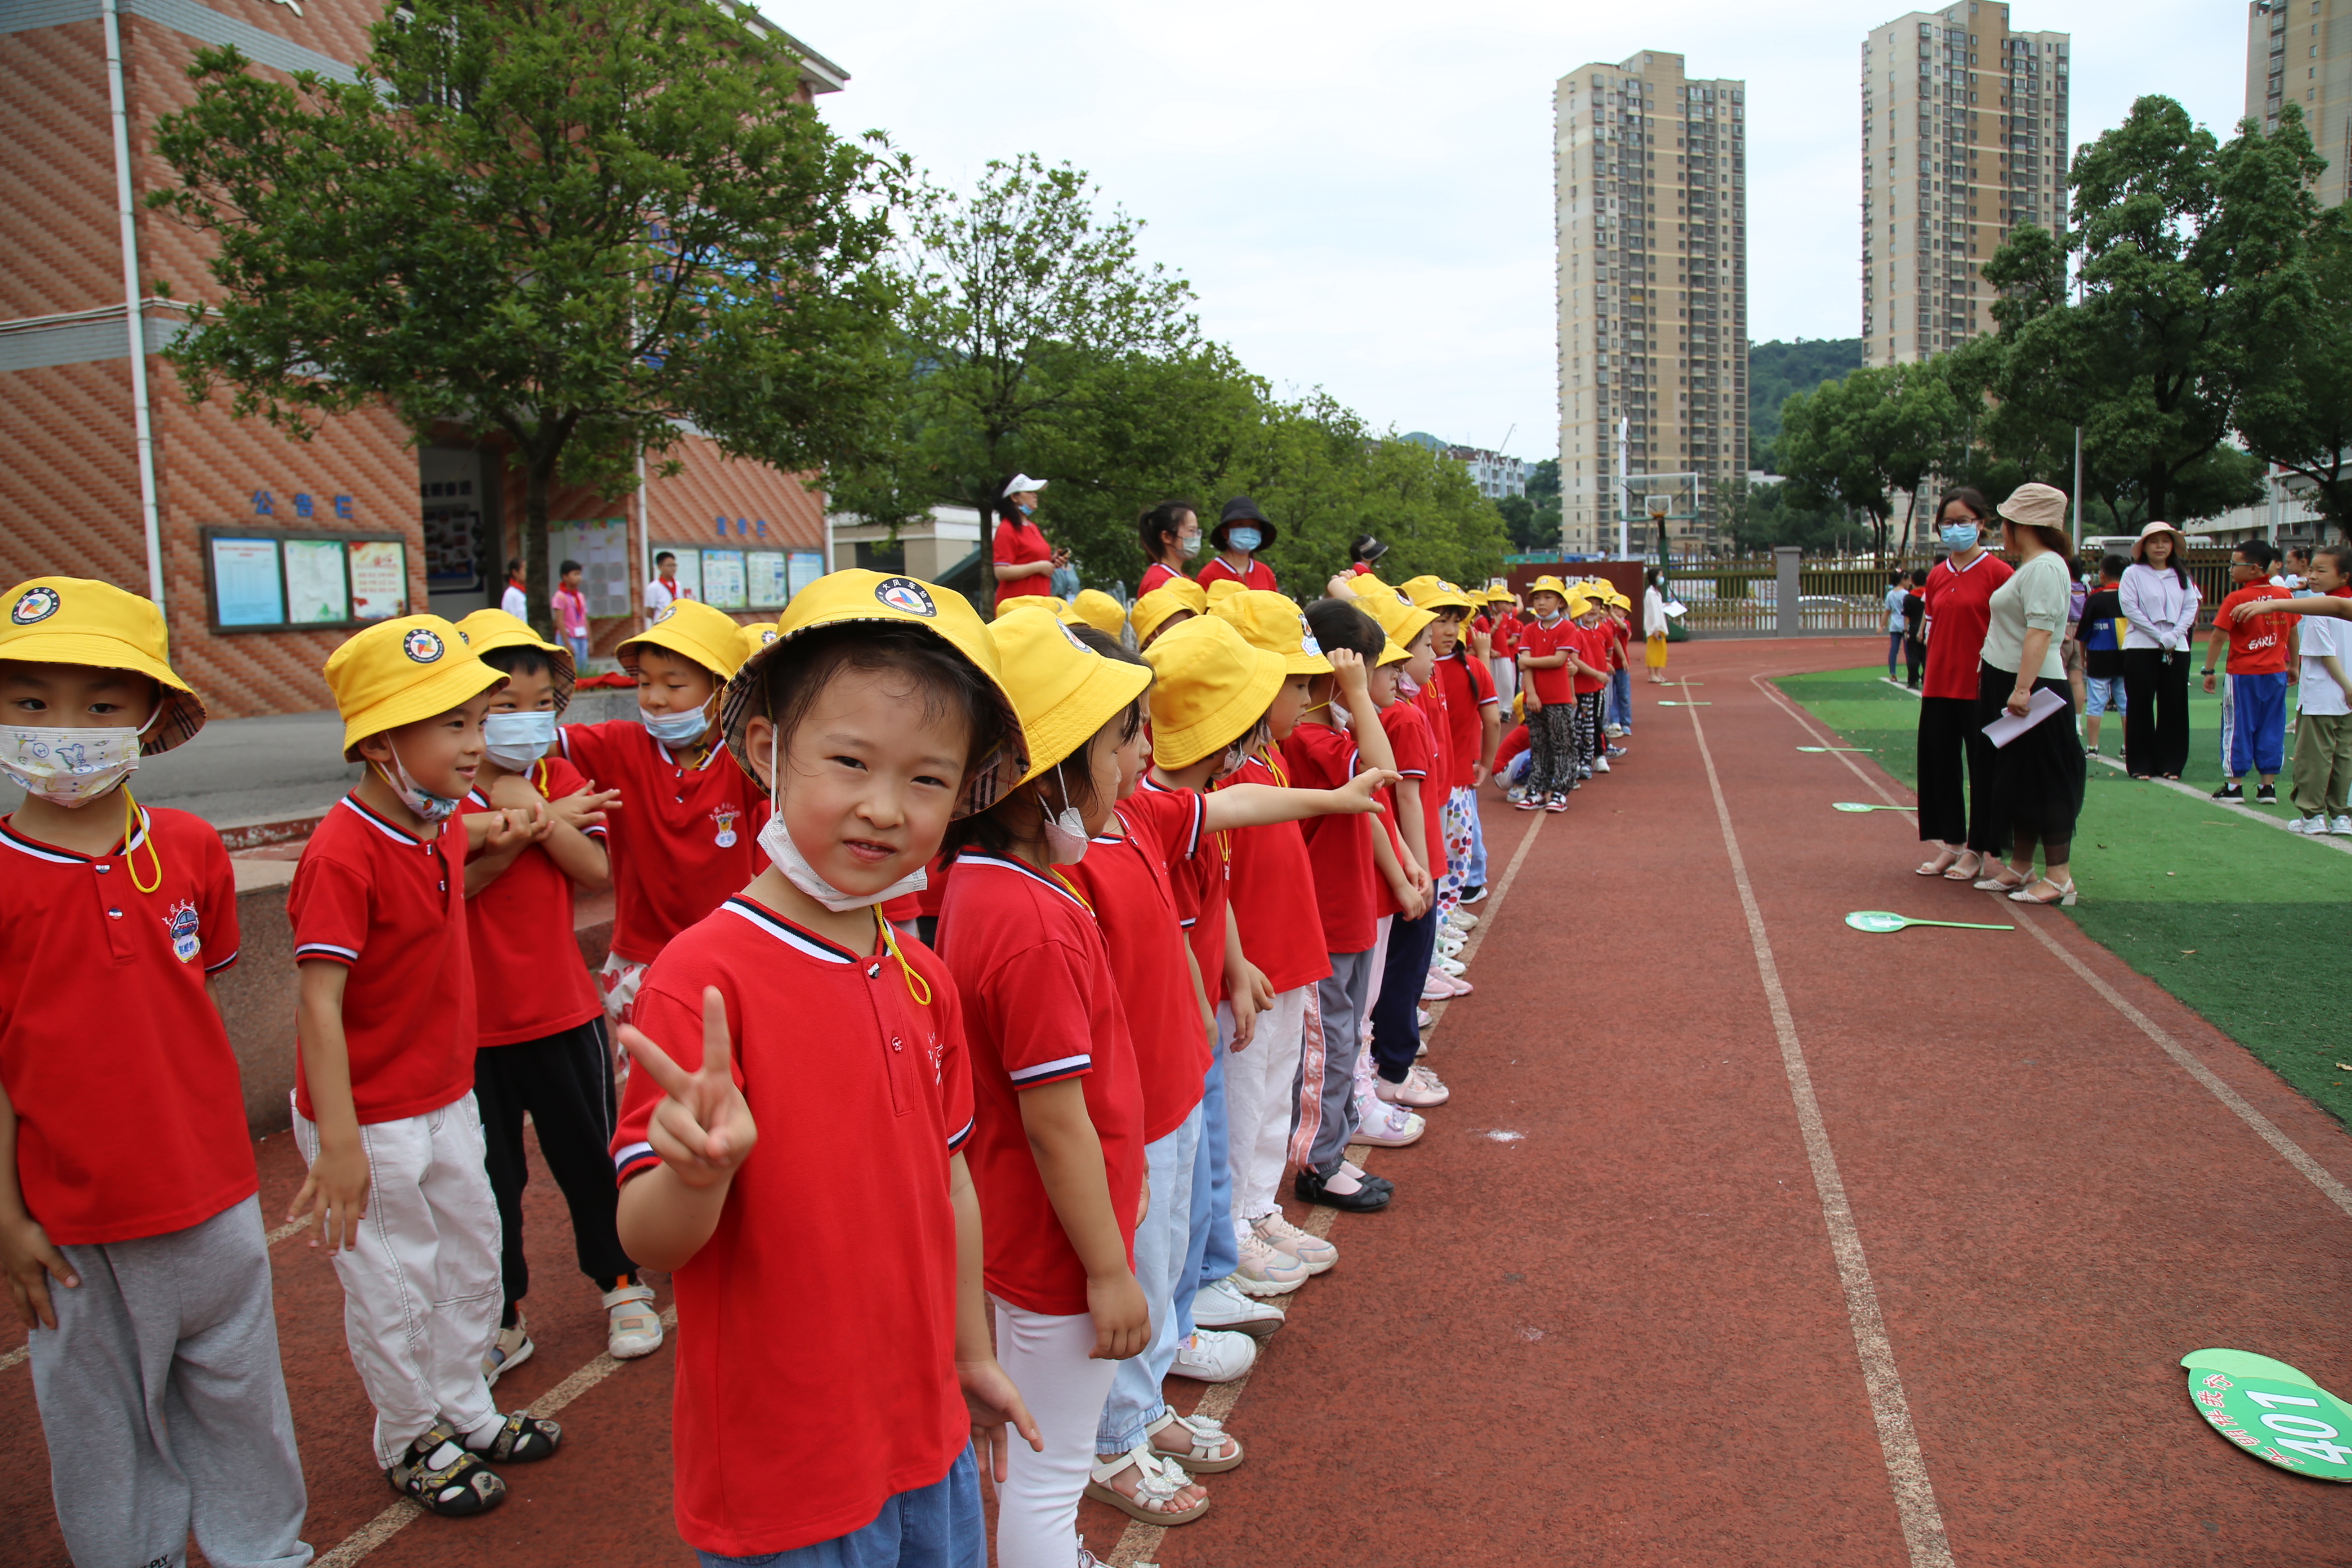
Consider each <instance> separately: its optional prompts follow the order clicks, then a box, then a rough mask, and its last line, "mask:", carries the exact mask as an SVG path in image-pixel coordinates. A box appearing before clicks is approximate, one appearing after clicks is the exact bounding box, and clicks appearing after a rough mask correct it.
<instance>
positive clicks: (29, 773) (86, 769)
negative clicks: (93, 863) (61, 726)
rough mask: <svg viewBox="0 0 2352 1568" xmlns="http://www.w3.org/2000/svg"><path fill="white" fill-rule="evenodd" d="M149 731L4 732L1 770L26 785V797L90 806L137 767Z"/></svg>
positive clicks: (0, 743)
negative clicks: (140, 738)
mask: <svg viewBox="0 0 2352 1568" xmlns="http://www.w3.org/2000/svg"><path fill="white" fill-rule="evenodd" d="M157 711H159V712H160V711H162V710H160V709H159V710H157ZM153 722H154V721H153V720H152V719H150V720H149V721H148V723H150V724H152V723H153ZM145 732H146V731H145V730H144V729H143V728H142V729H137V730H131V729H104V730H24V729H9V730H0V773H6V774H7V775H8V776H9V777H10V778H12V779H14V780H16V782H17V783H18V784H22V785H24V786H25V793H26V795H38V796H40V797H41V798H42V799H43V800H46V801H47V802H48V803H49V804H50V805H62V806H64V807H66V808H67V809H68V810H71V809H73V808H74V807H76V806H81V805H89V803H90V802H91V801H94V800H96V799H98V798H99V797H100V795H106V794H108V793H109V792H110V791H111V790H112V789H113V788H114V787H115V786H116V785H117V784H121V782H122V781H123V780H124V779H126V778H128V777H130V776H131V771H132V770H133V769H135V768H137V767H138V766H139V737H140V736H141V735H142V734H144V733H145Z"/></svg>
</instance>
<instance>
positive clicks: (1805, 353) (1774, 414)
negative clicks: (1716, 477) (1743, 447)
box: [1717, 338, 1862, 494]
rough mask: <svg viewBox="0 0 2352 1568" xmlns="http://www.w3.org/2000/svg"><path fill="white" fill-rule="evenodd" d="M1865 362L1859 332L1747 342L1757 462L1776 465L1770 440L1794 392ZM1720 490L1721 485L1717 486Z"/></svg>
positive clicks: (1751, 442) (1751, 445)
mask: <svg viewBox="0 0 2352 1568" xmlns="http://www.w3.org/2000/svg"><path fill="white" fill-rule="evenodd" d="M1861 363H1862V340H1861V339H1860V338H1799V339H1797V340H1796V341H1794V342H1781V341H1780V339H1778V338H1774V339H1772V340H1770V341H1769V342H1760V343H1750V344H1748V455H1749V457H1750V458H1751V459H1752V460H1753V461H1754V463H1755V466H1756V467H1758V468H1762V469H1765V470H1767V471H1768V472H1769V471H1777V470H1774V469H1773V468H1772V443H1773V442H1774V441H1775V440H1777V439H1778V438H1779V437H1780V405H1781V404H1783V403H1785V402H1786V401H1788V398H1789V395H1790V393H1794V392H1811V391H1812V390H1813V389H1814V388H1815V387H1818V386H1820V385H1821V384H1822V383H1823V382H1825V381H1838V380H1841V379H1843V377H1844V375H1845V374H1846V372H1848V371H1850V370H1853V368H1855V367H1856V366H1857V365H1859V364H1861ZM1717 493H1718V494H1720V491H1718V492H1717Z"/></svg>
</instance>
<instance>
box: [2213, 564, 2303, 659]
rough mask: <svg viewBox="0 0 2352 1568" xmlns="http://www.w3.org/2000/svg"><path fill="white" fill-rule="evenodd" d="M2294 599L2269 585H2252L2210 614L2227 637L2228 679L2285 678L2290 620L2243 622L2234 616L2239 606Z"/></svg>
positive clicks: (2264, 618)
mask: <svg viewBox="0 0 2352 1568" xmlns="http://www.w3.org/2000/svg"><path fill="white" fill-rule="evenodd" d="M2293 597H2294V595H2292V594H2290V593H2288V592H2287V591H2286V590H2285V589H2284V588H2273V587H2272V586H2271V585H2270V584H2268V583H2252V584H2248V585H2247V586H2245V587H2243V588H2240V589H2238V590H2237V591H2236V592H2234V593H2231V594H2230V595H2227V596H2225V597H2224V598H2223V599H2222V600H2221V604H2220V605H2216V606H2215V607H2214V610H2213V624H2214V625H2215V626H2221V627H2223V628H2225V629H2226V630H2227V631H2228V632H2229V634H2230V673H2231V675H2284V674H2285V673H2286V644H2287V634H2288V633H2289V631H2290V630H2292V629H2293V627H2294V616H2247V617H2246V618H2245V619H2244V620H2240V619H2238V617H2237V616H2236V615H2235V614H2234V612H2235V611H2236V609H2237V607H2238V606H2239V605H2246V604H2252V602H2254V601H2255V600H2257V599H2291V598H2293Z"/></svg>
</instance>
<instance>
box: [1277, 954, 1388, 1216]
mask: <svg viewBox="0 0 2352 1568" xmlns="http://www.w3.org/2000/svg"><path fill="white" fill-rule="evenodd" d="M1378 951H1379V950H1378V949H1367V950H1366V951H1364V952H1335V953H1333V954H1331V973H1329V974H1328V975H1326V976H1325V977H1324V978H1323V979H1321V980H1318V981H1317V982H1316V983H1315V1007H1316V1013H1317V1014H1318V1015H1320V1027H1319V1029H1318V1020H1317V1018H1316V1017H1315V1016H1309V1017H1308V1019H1307V1044H1306V1048H1305V1049H1303V1050H1301V1051H1300V1052H1299V1054H1298V1077H1297V1080H1296V1084H1295V1087H1296V1089H1297V1103H1298V1129H1297V1132H1296V1133H1295V1134H1294V1135H1293V1137H1292V1140H1291V1157H1292V1158H1293V1159H1295V1160H1297V1162H1298V1163H1300V1164H1302V1165H1305V1166H1307V1168H1308V1169H1310V1170H1312V1171H1314V1172H1315V1173H1317V1174H1318V1175H1325V1176H1328V1175H1329V1174H1330V1173H1332V1172H1334V1171H1336V1170H1338V1169H1339V1161H1340V1158H1341V1156H1342V1155H1344V1154H1345V1153H1346V1152H1347V1150H1348V1139H1349V1135H1351V1134H1352V1133H1353V1132H1354V1131H1356V1058H1357V1057H1359V1056H1360V1055H1361V1054H1362V1052H1363V1049H1364V1012H1365V1009H1367V1008H1368V1007H1370V1005H1371V994H1372V976H1373V968H1372V960H1373V957H1374V955H1375V954H1376V953H1377V952H1378Z"/></svg>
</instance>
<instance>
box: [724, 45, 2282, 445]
mask: <svg viewBox="0 0 2352 1568" xmlns="http://www.w3.org/2000/svg"><path fill="white" fill-rule="evenodd" d="M761 9H762V10H763V11H764V12H765V13H766V14H767V15H768V16H771V17H772V19H774V20H775V21H776V22H777V23H778V24H779V25H781V26H783V27H785V28H786V29H788V30H789V31H791V32H792V33H793V35H794V36H796V37H800V38H801V39H803V41H804V42H805V43H807V45H808V46H809V47H811V48H813V49H814V50H816V51H817V52H818V53H820V54H823V55H824V56H826V57H827V58H830V59H832V60H833V61H835V63H836V64H838V65H839V66H841V67H842V68H844V69H845V70H847V71H848V72H849V73H850V74H851V78H852V79H851V81H850V84H849V87H848V89H847V90H845V91H844V92H840V93H837V94H833V95H830V96H828V97H826V98H824V99H823V100H820V102H821V103H822V104H823V106H824V113H825V114H826V116H827V118H828V119H829V120H830V121H832V123H833V124H834V125H835V127H836V128H837V129H839V130H842V131H845V132H855V131H862V130H866V129H868V128H880V129H882V130H886V131H887V132H889V133H890V135H891V136H892V138H893V139H894V140H895V141H896V142H897V143H898V145H899V146H900V147H903V148H905V149H906V150H907V151H908V152H910V153H913V154H914V155H915V157H916V158H917V159H918V161H919V162H920V163H923V164H924V165H925V166H927V167H928V168H929V170H930V172H931V174H932V175H933V177H934V178H935V179H938V180H940V182H942V183H946V184H969V183H970V181H971V178H972V177H973V176H974V175H976V174H978V172H979V171H980V169H981V167H982V165H983V164H984V163H986V162H987V161H988V160H989V159H990V158H997V157H1009V156H1012V155H1013V154H1016V153H1025V152H1034V153H1039V154H1041V155H1043V156H1044V157H1045V158H1046V159H1047V160H1049V161H1056V162H1058V161H1061V160H1067V161H1069V162H1071V163H1076V165H1078V166H1079V167H1080V168H1083V169H1086V170H1088V171H1089V172H1091V173H1092V174H1094V176H1095V178H1096V179H1097V182H1098V183H1099V184H1100V185H1101V187H1102V192H1103V195H1104V197H1105V198H1106V200H1107V201H1110V202H1116V203H1118V204H1119V205H1124V206H1125V207H1126V208H1127V209H1128V211H1129V212H1130V213H1132V214H1133V215H1134V216H1137V217H1139V218H1141V219H1143V220H1144V221H1145V222H1146V223H1147V224H1148V225H1149V227H1148V228H1147V229H1146V230H1145V233H1144V237H1143V245H1144V249H1145V252H1146V254H1147V255H1148V256H1149V257H1150V258H1152V259H1156V260H1160V261H1164V262H1166V263H1167V264H1168V265H1169V266H1170V267H1171V268H1174V269H1176V270H1178V271H1181V272H1182V273H1183V274H1184V275H1185V276H1186V277H1187V278H1189V279H1191V280H1192V287H1193V288H1194V289H1195V290H1196V291H1197V292H1198V293H1199V295H1200V315H1201V322H1202V328H1203V329H1204V330H1205V331H1207V332H1208V333H1209V335H1211V336H1212V337H1214V338H1217V339H1220V340H1222V341H1223V342H1229V343H1231V344H1232V345H1233V346H1234V349H1235V350H1236V351H1237V352H1238V353H1240V355H1241V357H1242V359H1243V361H1244V363H1246V364H1248V365H1249V366H1250V367H1251V368H1252V369H1253V370H1255V371H1256V372H1257V373H1258V374H1262V375H1264V376H1265V377H1267V378H1268V379H1270V380H1271V381H1273V382H1274V383H1275V384H1276V385H1277V386H1278V387H1287V388H1300V389H1303V388H1306V387H1309V386H1313V385H1317V384H1320V385H1323V386H1325V387H1328V388H1329V389H1330V391H1331V392H1332V393H1333V394H1335V395H1338V396H1339V398H1340V399H1342V400H1343V401H1345V402H1346V403H1348V404H1349V405H1351V406H1353V407H1355V408H1356V409H1357V410H1359V411H1360V412H1361V413H1362V414H1363V415H1364V416H1366V417H1367V418H1368V419H1370V421H1371V422H1372V424H1373V425H1374V426H1375V427H1383V426H1393V427H1394V428H1396V429H1398V430H1400V431H1403V430H1414V429H1424V430H1430V431H1433V432H1435V433H1436V434H1438V435H1440V436H1443V437H1446V438H1447V439H1449V440H1454V441H1464V442H1469V443H1473V444H1476V445H1480V446H1490V447H1491V446H1495V445H1497V444H1500V443H1502V442H1503V441H1504V440H1505V438H1506V436H1507V435H1508V447H1507V449H1508V450H1509V451H1511V452H1513V453H1515V454H1517V455H1518V456H1521V457H1524V458H1528V459H1529V460H1533V459H1535V458H1545V457H1550V456H1554V455H1556V454H1557V451H1558V449H1559V440H1558V430H1557V420H1558V412H1557V406H1556V402H1555V389H1554V384H1553V359H1552V342H1553V309H1554V306H1553V293H1552V268H1553V245H1552V206H1551V190H1552V183H1551V182H1552V156H1551V97H1552V84H1553V82H1554V81H1555V80H1556V79H1558V78H1559V77H1561V76H1563V75H1565V74H1567V73H1568V72H1569V71H1570V70H1571V69H1573V68H1576V67H1577V66H1580V65H1582V64H1584V63H1586V62H1588V61H1592V60H1603V61H1612V60H1620V59H1623V58H1626V57H1627V56H1629V55H1632V54H1633V53H1634V52H1636V51H1638V50H1641V49H1644V48H1648V49H1663V50H1673V51H1678V52H1680V53H1682V54H1683V55H1684V56H1685V59H1686V67H1685V68H1686V69H1687V70H1688V71H1689V72H1690V73H1691V74H1692V75H1694V76H1706V77H1718V76H1720V77H1744V78H1745V79H1747V82H1748V125H1749V131H1748V216H1749V226H1748V236H1749V240H1748V323H1749V333H1750V335H1751V336H1752V337H1754V338H1756V339H1758V340H1759V341H1762V340H1764V339H1769V338H1776V337H1778V338H1790V337H1797V336H1804V337H1809V338H1834V337H1852V336H1853V335H1855V334H1856V333H1857V332H1858V331H1860V330H1861V329H1860V322H1861V292H1860V284H1859V281H1858V279H1859V274H1860V270H1861V263H1860V258H1859V237H1858V235H1857V232H1856V224H1857V222H1858V205H1859V200H1860V190H1861V152H1860V146H1859V142H1858V138H1859V134H1860V125H1861V107H1860V99H1859V93H1858V87H1857V75H1858V73H1859V70H1860V61H1861V48H1862V40H1863V37H1864V34H1865V33H1867V32H1868V31H1869V30H1870V28H1871V27H1873V26H1876V25H1878V24H1880V23H1882V22H1885V21H1887V20H1889V19H1891V18H1892V17H1894V16H1900V15H1902V14H1903V12H1902V10H1900V9H1898V8H1897V7H1896V6H1895V5H1892V4H1887V5H1877V4H1860V5H1857V4H1851V3H1848V0H1832V3H1831V4H1827V5H1822V7H1821V9H1820V10H1818V11H1814V10H1813V9H1812V7H1811V5H1804V6H1797V7H1790V6H1786V5H1772V6H1767V5H1758V4H1747V5H1730V4H1725V3H1723V0H1693V3H1691V4H1688V5H1684V6H1683V7H1682V8H1681V9H1680V10H1678V11H1677V10H1674V9H1673V8H1671V7H1670V8H1669V9H1668V10H1667V11H1666V12H1664V13H1653V12H1652V11H1651V10H1650V8H1649V7H1648V6H1646V5H1634V6H1612V7H1601V6H1598V5H1559V4H1557V3H1553V4H1544V5H1536V4H1530V3H1528V0H1454V3H1453V4H1451V5H1445V6H1442V7H1440V6H1433V5H1425V4H1424V5H1411V6H1407V5H1397V4H1394V3H1392V0H1349V4H1346V5H1337V4H1331V5H1299V4H1287V3H1285V0H1248V3H1245V4H1240V3H1234V0H1192V3H1191V4H1188V5H1181V6H1179V5H1152V6H1143V5H1118V4H1110V3H1107V0H996V3H995V4H992V5H971V4H969V3H960V4H947V3H946V0H894V3H892V4H888V5H877V4H875V3H874V0H856V3H855V4H852V3H850V0H761ZM1791 16H1797V17H1799V18H1800V19H1799V20H1796V21H1794V22H1793V23H1792V22H1791V21H1790V17H1791ZM2011 18H2012V20H2013V22H2014V24H2015V25H2016V26H2018V27H2020V28H2021V29H2025V30H2038V29H2042V28H2058V29H2071V30H2072V31H2073V34H2074V111H2073V119H2074V125H2073V133H2074V140H2075V141H2076V142H2084V141H2088V140H2090V139H2091V138H2093V137H2095V136H2096V135H2097V134H2098V132H2100V131H2101V130H2103V129H2105V128H2106V127H2108V126H2112V125H2114V124H2116V122H2117V121H2120V120H2121V119H2122V117H2123V115H2124V113H2125V112H2126V110H2127V109H2128V108H2129V106H2130V104H2131V100H2133V99H2134V98H2135V97H2136V96H2137V95H2139V94H2141V93H2147V92H2162V93H2168V94H2170V95H2172V96H2173V97H2175V98H2178V99H2179V100H2181V101H2182V102H2184V103H2186V104H2187V105H2188V107H2189V111H2190V112H2191V113H2192V114H2194V115H2195V116H2196V117H2197V118H2198V119H2199V120H2200V121H2203V122H2204V123H2206V124H2208V125H2210V127H2212V128H2213V129H2214V130H2215V131H2216V132H2221V133H2222V134H2224V135H2227V134H2228V133H2229V132H2230V130H2231V127H2232V126H2233V125H2234V123H2235V121H2236V120H2237V117H2238V115H2239V114H2240V113H2241V112H2242V110H2243V106H2244V105H2243V100H2244V91H2245V87H2244V73H2245V26H2246V24H2245V7H2244V5H2242V4H2232V3H2230V0H2200V3H2197V4H2190V3H2189V0H2139V3H2137V4H2132V5H2126V4H2124V3H2123V0H2078V3H2077V4H2075V5H2071V6H2067V5H2057V4H2055V3H2054V0H2016V3H2015V4H2014V5H2013V6H2012V9H2011Z"/></svg>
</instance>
